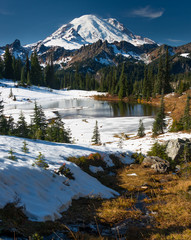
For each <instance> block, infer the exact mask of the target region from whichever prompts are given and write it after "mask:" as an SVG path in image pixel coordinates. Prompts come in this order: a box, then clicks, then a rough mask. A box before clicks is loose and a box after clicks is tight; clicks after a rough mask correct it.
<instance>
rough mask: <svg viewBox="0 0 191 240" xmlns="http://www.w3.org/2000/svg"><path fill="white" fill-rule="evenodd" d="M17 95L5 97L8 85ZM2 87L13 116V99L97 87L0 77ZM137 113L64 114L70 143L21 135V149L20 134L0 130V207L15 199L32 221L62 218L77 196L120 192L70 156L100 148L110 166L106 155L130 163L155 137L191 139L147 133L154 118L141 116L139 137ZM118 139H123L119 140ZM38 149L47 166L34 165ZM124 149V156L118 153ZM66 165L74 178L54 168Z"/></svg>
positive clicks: (82, 94) (81, 94)
mask: <svg viewBox="0 0 191 240" xmlns="http://www.w3.org/2000/svg"><path fill="white" fill-rule="evenodd" d="M11 88H12V91H13V94H14V95H15V96H16V101H13V99H12V98H9V94H10V89H11ZM0 92H1V96H2V98H3V101H4V106H5V108H4V113H5V114H6V115H10V114H11V115H12V116H13V117H14V119H15V120H17V119H18V116H19V114H20V110H19V109H15V108H14V106H15V104H17V105H22V106H25V105H26V104H28V103H31V102H32V103H34V101H37V103H38V104H40V103H41V102H42V101H51V100H52V101H54V100H58V99H73V98H81V99H82V98H83V99H87V98H88V97H91V96H93V95H95V94H98V93H97V92H95V91H92V92H87V91H74V90H71V91H66V90H51V91H50V89H47V88H43V87H35V86H32V87H30V88H20V87H19V88H17V87H15V86H14V83H13V82H11V81H6V80H0ZM54 110H55V109H46V110H45V114H46V117H48V118H51V117H55V116H56V115H55V113H54ZM23 113H24V114H25V116H26V119H27V121H28V122H29V123H30V121H31V115H32V113H33V111H32V110H27V109H24V108H23ZM139 119H140V117H119V118H97V119H96V118H87V119H83V118H78V119H64V123H65V126H66V128H67V127H70V129H71V131H72V138H73V141H74V144H64V143H63V144H62V143H52V142H47V141H39V140H31V139H25V141H26V142H27V144H28V146H27V147H28V149H29V152H28V153H23V152H22V147H23V141H24V139H22V138H17V137H11V136H1V135H0V192H1V195H0V208H3V207H4V206H5V205H6V204H7V203H9V202H16V203H17V205H18V206H24V211H25V213H26V215H27V216H28V217H29V218H30V219H31V220H34V221H45V220H55V219H56V218H59V217H61V214H60V213H61V212H62V211H64V210H66V209H67V208H68V207H69V205H70V204H71V201H72V199H77V198H79V197H95V196H100V197H102V198H111V197H114V196H115V195H118V193H117V192H116V191H114V190H112V189H110V188H107V187H105V186H103V185H102V184H101V183H100V182H99V181H98V180H97V179H95V178H93V177H91V176H90V175H88V174H87V173H85V172H83V171H82V170H81V169H80V168H79V167H78V166H76V165H75V164H73V163H71V162H68V161H67V158H68V157H70V156H84V155H89V154H91V153H96V152H99V153H100V154H101V155H102V157H103V158H104V161H105V162H106V163H107V165H108V166H113V162H112V160H111V159H110V158H109V154H111V153H115V154H116V155H118V156H119V157H120V158H121V161H122V162H124V163H126V164H130V163H132V162H133V160H132V159H131V154H132V153H133V152H136V151H137V152H142V153H143V154H146V153H147V151H148V150H149V149H150V147H151V146H152V144H153V143H154V142H155V141H156V140H158V141H159V142H163V141H166V140H169V139H175V138H178V137H179V138H184V137H186V138H191V134H183V133H165V134H164V135H161V136H159V137H158V138H157V139H153V138H151V129H152V123H153V118H152V117H142V119H143V123H144V126H145V129H146V133H147V134H146V136H145V137H143V138H137V137H136V134H137V129H138V124H139ZM96 120H98V126H99V131H100V135H101V136H100V137H101V142H102V146H93V145H92V144H91V137H92V134H93V129H94V126H95V121H96ZM120 138H121V139H122V141H121V142H120ZM11 148H12V149H13V152H14V155H15V156H16V161H13V160H10V159H9V158H8V156H9V151H10V149H11ZM39 152H41V153H42V154H43V155H44V156H45V160H46V162H47V163H48V164H49V168H48V169H47V170H45V169H42V168H39V167H37V166H32V164H33V163H34V161H35V159H36V158H37V156H38V155H39ZM122 152H125V153H126V154H125V157H124V156H123V155H121V154H120V153H122ZM63 163H64V164H66V167H68V168H69V169H70V170H71V172H72V173H73V174H74V177H75V180H69V179H68V178H66V177H65V176H58V175H56V174H55V173H54V170H55V169H58V168H59V167H60V166H61V165H62V164H63ZM89 169H90V171H92V172H93V173H96V172H98V171H100V172H101V171H103V169H102V168H101V167H95V166H90V168H89Z"/></svg>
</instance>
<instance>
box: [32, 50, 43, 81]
mask: <svg viewBox="0 0 191 240" xmlns="http://www.w3.org/2000/svg"><path fill="white" fill-rule="evenodd" d="M30 81H31V83H32V84H34V85H41V83H42V70H41V66H40V64H39V61H38V56H37V53H36V52H34V53H32V55H31V71H30Z"/></svg>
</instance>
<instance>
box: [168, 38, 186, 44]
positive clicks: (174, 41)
mask: <svg viewBox="0 0 191 240" xmlns="http://www.w3.org/2000/svg"><path fill="white" fill-rule="evenodd" d="M167 40H168V41H169V42H173V43H181V42H185V41H183V40H178V39H171V38H168V39H167Z"/></svg>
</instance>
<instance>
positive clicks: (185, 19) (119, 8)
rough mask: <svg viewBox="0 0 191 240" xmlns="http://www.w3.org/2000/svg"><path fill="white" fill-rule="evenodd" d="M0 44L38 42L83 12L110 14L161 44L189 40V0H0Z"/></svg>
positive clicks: (101, 15) (190, 8)
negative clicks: (17, 41) (16, 40)
mask: <svg viewBox="0 0 191 240" xmlns="http://www.w3.org/2000/svg"><path fill="white" fill-rule="evenodd" d="M0 3H1V4H0V46H3V45H5V44H7V43H11V42H13V41H14V40H15V39H16V38H17V39H20V40H21V44H22V45H24V44H28V43H33V42H37V41H38V40H41V39H44V38H46V37H47V36H48V35H50V34H52V33H53V32H54V31H55V30H57V29H58V28H59V27H60V26H61V25H63V24H65V23H68V22H69V21H71V20H72V19H73V18H75V17H80V16H81V15H84V14H95V15H97V16H100V17H103V18H108V17H113V18H116V19H117V20H119V21H120V22H121V23H123V24H124V25H125V26H126V27H127V28H129V29H130V30H131V31H133V32H134V33H135V34H138V35H142V36H145V37H149V38H151V39H152V40H154V41H156V42H158V43H160V44H162V43H166V44H169V45H173V46H177V45H182V44H186V43H188V42H191V29H190V23H191V1H188V0H181V1H178V0H160V1H158V0H152V1H151V0H131V1H129V0H117V1H113V0H96V1H90V0H81V1H79V0H78V1H76V0H74V1H73V0H67V1H66V0H17V1H16V0H0Z"/></svg>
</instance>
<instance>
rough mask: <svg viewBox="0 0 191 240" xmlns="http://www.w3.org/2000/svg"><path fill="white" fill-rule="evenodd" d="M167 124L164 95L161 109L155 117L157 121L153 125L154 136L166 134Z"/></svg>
mask: <svg viewBox="0 0 191 240" xmlns="http://www.w3.org/2000/svg"><path fill="white" fill-rule="evenodd" d="M165 127H166V124H165V112H164V96H163V95H162V98H161V104H160V109H159V111H158V113H157V115H156V117H155V121H154V123H153V129H152V132H153V136H154V137H155V136H157V135H159V134H162V133H164V128H165Z"/></svg>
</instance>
